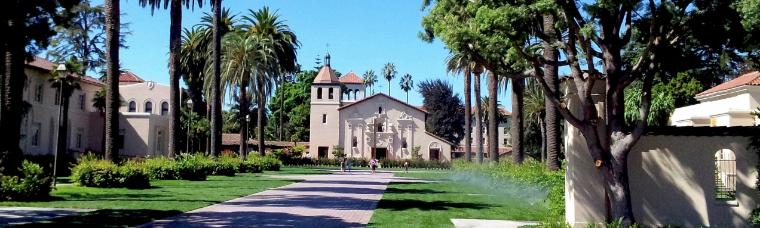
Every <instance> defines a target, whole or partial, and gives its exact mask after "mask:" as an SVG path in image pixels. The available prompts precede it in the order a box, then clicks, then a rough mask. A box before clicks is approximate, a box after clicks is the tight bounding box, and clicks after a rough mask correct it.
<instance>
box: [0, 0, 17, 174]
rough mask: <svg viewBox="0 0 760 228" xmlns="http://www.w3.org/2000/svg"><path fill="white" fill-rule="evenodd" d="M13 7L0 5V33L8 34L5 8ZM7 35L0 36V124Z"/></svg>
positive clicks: (3, 102)
mask: <svg viewBox="0 0 760 228" xmlns="http://www.w3.org/2000/svg"><path fill="white" fill-rule="evenodd" d="M13 7H14V6H13V3H10V4H6V5H5V7H0V21H2V22H3V23H0V34H8V23H7V22H8V10H7V9H9V8H10V9H12V8H13ZM7 37H8V36H0V124H2V121H3V114H5V113H4V108H2V107H5V76H6V73H7V72H6V71H5V63H6V62H5V54H6V53H5V51H6V47H5V44H6V41H7ZM0 142H3V143H4V141H2V140H0ZM0 144H2V143H0ZM3 151H5V150H4V148H3V146H2V145H0V165H2V161H3ZM0 167H1V166H0Z"/></svg>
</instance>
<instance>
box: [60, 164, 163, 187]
mask: <svg viewBox="0 0 760 228" xmlns="http://www.w3.org/2000/svg"><path fill="white" fill-rule="evenodd" d="M71 180H72V181H73V182H74V183H76V184H78V185H80V186H86V187H100V188H120V187H125V188H148V187H150V177H149V176H148V174H147V173H146V172H145V170H144V167H143V166H142V165H141V164H140V163H138V162H134V161H128V162H125V163H124V164H123V165H121V166H118V165H116V164H114V163H113V162H111V161H108V160H102V159H89V158H83V159H82V160H81V161H80V162H79V164H77V165H76V166H74V168H73V169H72V171H71Z"/></svg>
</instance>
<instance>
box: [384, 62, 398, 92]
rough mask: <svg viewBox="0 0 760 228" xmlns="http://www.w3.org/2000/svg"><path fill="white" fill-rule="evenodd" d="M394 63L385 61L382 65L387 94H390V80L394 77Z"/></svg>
mask: <svg viewBox="0 0 760 228" xmlns="http://www.w3.org/2000/svg"><path fill="white" fill-rule="evenodd" d="M396 73H397V72H396V65H393V63H386V64H385V66H383V77H384V78H385V80H388V96H390V95H391V80H393V78H395V77H396Z"/></svg>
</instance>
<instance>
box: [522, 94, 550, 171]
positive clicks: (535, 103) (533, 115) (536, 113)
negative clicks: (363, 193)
mask: <svg viewBox="0 0 760 228" xmlns="http://www.w3.org/2000/svg"><path fill="white" fill-rule="evenodd" d="M523 112H525V113H526V114H527V119H528V120H529V122H530V121H535V122H536V123H537V124H538V127H539V130H540V131H541V132H540V133H541V161H542V162H544V161H545V159H544V158H546V156H545V154H546V152H547V144H546V143H547V142H548V138H547V134H546V127H547V126H546V124H547V123H548V122H549V121H548V120H546V119H545V118H544V117H545V115H546V104H545V99H544V91H543V90H541V87H540V85H538V82H537V81H536V80H535V79H532V80H528V82H527V86H526V87H525V102H524V106H523ZM529 126H530V125H529Z"/></svg>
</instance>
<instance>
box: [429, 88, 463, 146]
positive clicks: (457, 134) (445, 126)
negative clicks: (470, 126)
mask: <svg viewBox="0 0 760 228" xmlns="http://www.w3.org/2000/svg"><path fill="white" fill-rule="evenodd" d="M418 88H419V92H420V94H422V97H423V98H424V100H423V102H422V103H423V106H424V107H425V110H426V111H427V112H428V115H427V120H426V121H425V122H426V123H425V130H426V131H428V132H430V133H433V134H435V135H438V136H440V137H443V138H444V139H446V140H448V141H449V142H452V143H454V144H455V145H456V144H459V141H462V139H463V138H464V127H463V126H464V106H463V105H462V99H460V98H459V95H458V94H455V93H454V89H453V88H452V86H451V84H449V83H446V82H444V81H442V80H440V79H436V80H426V81H422V82H421V83H420V84H419V87H418Z"/></svg>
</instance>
